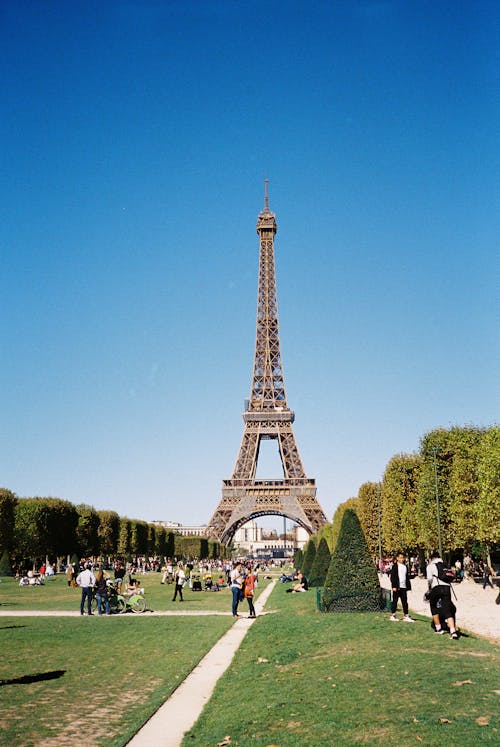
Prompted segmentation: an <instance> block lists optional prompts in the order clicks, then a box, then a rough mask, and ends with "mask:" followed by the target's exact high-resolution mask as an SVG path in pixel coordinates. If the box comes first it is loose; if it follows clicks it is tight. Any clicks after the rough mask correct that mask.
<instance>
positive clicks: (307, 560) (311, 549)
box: [297, 537, 316, 578]
mask: <svg viewBox="0 0 500 747" xmlns="http://www.w3.org/2000/svg"><path fill="white" fill-rule="evenodd" d="M315 557H316V542H315V541H314V538H313V537H310V538H309V542H308V543H307V545H306V546H305V549H304V559H303V561H302V568H298V569H297V570H299V571H302V573H303V574H304V576H305V577H306V578H307V577H308V576H309V573H310V571H311V568H312V566H313V563H314V558H315Z"/></svg>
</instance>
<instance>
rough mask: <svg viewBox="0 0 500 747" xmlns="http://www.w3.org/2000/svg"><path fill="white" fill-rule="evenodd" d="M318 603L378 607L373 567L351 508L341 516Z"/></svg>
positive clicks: (333, 608) (349, 608) (338, 608)
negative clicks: (337, 535) (337, 536)
mask: <svg viewBox="0 0 500 747" xmlns="http://www.w3.org/2000/svg"><path fill="white" fill-rule="evenodd" d="M321 606H322V609H323V611H325V612H376V611H379V610H380V609H381V593H380V584H379V580H378V575H377V571H376V568H375V565H374V564H373V562H372V559H371V557H370V552H369V550H368V545H367V544H366V539H365V536H364V534H363V530H362V529H361V524H360V523H359V519H358V517H357V515H356V513H355V511H353V510H352V509H347V511H346V512H345V513H344V516H343V518H342V524H341V526H340V532H339V538H338V541H337V546H336V548H335V550H334V552H333V555H332V559H331V561H330V567H329V569H328V573H327V575H326V579H325V584H324V588H323V594H322V597H321Z"/></svg>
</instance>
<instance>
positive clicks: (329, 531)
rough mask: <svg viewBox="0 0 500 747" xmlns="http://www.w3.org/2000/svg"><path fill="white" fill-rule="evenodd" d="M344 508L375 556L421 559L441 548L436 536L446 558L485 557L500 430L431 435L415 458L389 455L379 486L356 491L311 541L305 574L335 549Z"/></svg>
mask: <svg viewBox="0 0 500 747" xmlns="http://www.w3.org/2000/svg"><path fill="white" fill-rule="evenodd" d="M347 509H353V510H354V511H355V512H356V514H357V516H358V518H359V521H360V523H361V527H362V529H363V532H364V535H365V537H366V541H367V544H368V548H369V550H370V553H371V555H372V557H373V558H376V557H379V556H380V555H381V556H382V557H386V556H392V555H394V554H395V553H396V552H397V551H398V550H401V549H403V550H405V551H406V552H407V553H411V554H415V555H420V557H421V558H423V556H424V555H426V554H427V553H428V552H429V551H430V550H432V549H437V548H438V547H439V533H440V534H441V543H442V547H443V552H444V553H445V554H450V555H453V554H459V553H461V552H474V551H476V552H477V551H480V552H482V553H484V554H485V555H488V553H489V550H490V548H492V547H494V546H495V545H497V544H498V543H500V428H499V427H492V428H474V427H467V428H458V427H456V428H451V429H448V430H446V429H441V428H440V429H436V430H433V431H431V432H430V433H428V434H427V435H425V436H424V437H423V439H422V441H421V444H420V450H419V452H418V453H417V454H399V455H397V456H394V457H393V458H392V459H391V460H390V461H389V463H388V464H387V466H386V469H385V472H384V476H383V479H382V481H381V482H379V483H373V482H367V483H364V484H363V485H361V487H360V489H359V491H358V495H357V497H356V498H350V499H349V500H347V501H345V502H344V503H342V504H341V505H340V506H339V507H338V509H337V511H336V513H335V515H334V517H333V521H332V523H331V524H326V525H325V526H324V527H322V528H321V529H320V531H319V532H318V533H317V534H316V535H314V536H313V537H311V538H310V540H309V542H308V543H307V545H306V546H305V548H304V553H303V559H302V560H303V563H304V562H305V563H306V565H305V566H304V567H305V568H307V570H308V573H309V574H310V575H311V572H312V571H313V565H312V561H313V559H314V557H315V555H316V551H318V554H322V555H324V554H325V547H326V548H328V551H329V552H330V553H332V552H333V551H334V548H335V546H336V543H337V539H338V535H339V530H340V525H341V522H342V517H343V514H344V512H345V511H346V510H347ZM438 513H439V530H438ZM320 548H321V553H319V551H320ZM318 562H319V561H318ZM325 562H326V561H323V565H324V563H325ZM316 570H317V569H316ZM316 570H315V571H314V572H315V573H316Z"/></svg>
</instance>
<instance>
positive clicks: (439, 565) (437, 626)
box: [427, 552, 458, 640]
mask: <svg viewBox="0 0 500 747" xmlns="http://www.w3.org/2000/svg"><path fill="white" fill-rule="evenodd" d="M443 568H444V563H443V561H442V559H441V558H440V557H439V553H438V552H434V553H433V554H432V556H431V562H430V563H429V565H428V566H427V583H428V584H429V592H430V596H429V603H430V606H431V615H432V620H433V622H434V630H435V632H436V633H438V634H439V635H442V634H443V633H444V630H443V628H442V627H441V619H440V613H441V614H442V616H443V619H444V620H445V621H446V624H447V626H448V629H449V631H450V638H453V639H454V640H456V639H457V638H458V631H457V628H456V625H455V612H454V608H455V605H454V604H453V601H452V599H451V583H450V582H448V581H445V580H444V579H443V576H442V573H443Z"/></svg>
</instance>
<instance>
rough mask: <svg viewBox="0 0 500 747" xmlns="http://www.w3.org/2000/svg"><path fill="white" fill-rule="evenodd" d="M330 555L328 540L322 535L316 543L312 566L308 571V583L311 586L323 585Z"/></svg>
mask: <svg viewBox="0 0 500 747" xmlns="http://www.w3.org/2000/svg"><path fill="white" fill-rule="evenodd" d="M331 557H332V556H331V554H330V548H329V547H328V542H327V541H326V539H325V538H324V537H322V538H321V539H320V541H319V543H318V548H317V550H316V555H315V556H314V561H313V564H312V568H311V570H310V572H309V583H310V585H311V586H323V584H324V583H325V579H326V574H327V573H328V568H329V567H330V560H331Z"/></svg>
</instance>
